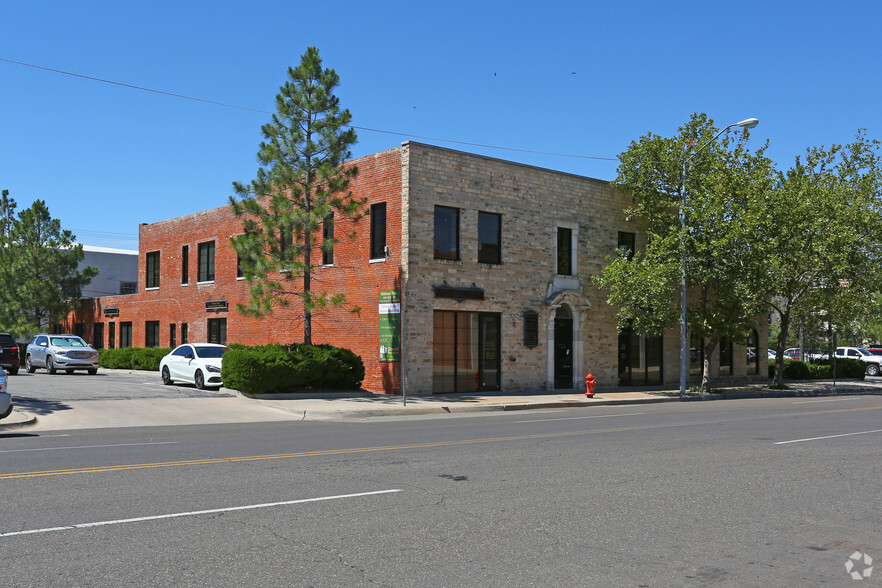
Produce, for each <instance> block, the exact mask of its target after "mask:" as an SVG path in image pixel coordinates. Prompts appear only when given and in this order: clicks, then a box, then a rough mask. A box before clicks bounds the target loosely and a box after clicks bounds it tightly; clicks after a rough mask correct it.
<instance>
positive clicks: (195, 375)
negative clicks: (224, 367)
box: [159, 343, 230, 390]
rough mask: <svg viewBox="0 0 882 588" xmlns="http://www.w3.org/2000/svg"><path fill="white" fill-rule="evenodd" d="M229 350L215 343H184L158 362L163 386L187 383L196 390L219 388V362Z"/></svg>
mask: <svg viewBox="0 0 882 588" xmlns="http://www.w3.org/2000/svg"><path fill="white" fill-rule="evenodd" d="M229 350H230V348H229V347H227V346H226V345H218V344H216V343H185V344H183V345H178V346H177V347H175V349H174V350H172V352H171V353H169V354H168V355H166V356H165V357H163V358H162V359H161V360H159V373H160V374H162V383H163V384H166V385H168V384H172V383H174V382H187V383H189V384H195V385H196V387H197V388H199V389H200V390H203V389H205V388H214V389H217V388H220V386H221V361H222V360H223V356H224V353H226V352H227V351H229Z"/></svg>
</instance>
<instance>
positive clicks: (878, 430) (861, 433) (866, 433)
mask: <svg viewBox="0 0 882 588" xmlns="http://www.w3.org/2000/svg"><path fill="white" fill-rule="evenodd" d="M870 433H882V429H876V430H875V431H859V432H857V433H843V434H841V435H827V436H825V437H809V438H808V439H793V440H791V441H778V442H777V443H775V445H787V444H788V443H802V442H803V441H819V440H821V439H835V438H836V437H850V436H852V435H869V434H870Z"/></svg>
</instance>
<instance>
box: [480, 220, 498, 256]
mask: <svg viewBox="0 0 882 588" xmlns="http://www.w3.org/2000/svg"><path fill="white" fill-rule="evenodd" d="M478 263H492V264H496V265H498V264H500V263H502V215H499V214H494V213H492V212H479V213H478Z"/></svg>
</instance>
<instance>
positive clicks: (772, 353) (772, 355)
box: [769, 349, 778, 359]
mask: <svg viewBox="0 0 882 588" xmlns="http://www.w3.org/2000/svg"><path fill="white" fill-rule="evenodd" d="M777 357H778V352H777V351H775V350H774V349H769V359H775V358H777Z"/></svg>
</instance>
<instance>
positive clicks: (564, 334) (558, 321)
mask: <svg viewBox="0 0 882 588" xmlns="http://www.w3.org/2000/svg"><path fill="white" fill-rule="evenodd" d="M554 387H555V389H559V388H566V389H569V388H572V387H573V313H572V311H571V310H570V307H569V306H567V305H566V304H563V305H561V307H560V308H558V309H557V312H556V313H555V315H554Z"/></svg>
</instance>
